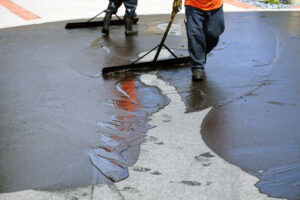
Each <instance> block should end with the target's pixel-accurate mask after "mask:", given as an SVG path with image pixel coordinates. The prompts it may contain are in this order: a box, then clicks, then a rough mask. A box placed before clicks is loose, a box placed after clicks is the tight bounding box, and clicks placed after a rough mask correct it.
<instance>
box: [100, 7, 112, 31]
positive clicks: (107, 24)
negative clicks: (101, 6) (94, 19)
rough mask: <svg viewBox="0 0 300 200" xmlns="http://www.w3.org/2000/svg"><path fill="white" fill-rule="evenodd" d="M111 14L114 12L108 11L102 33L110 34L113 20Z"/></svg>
mask: <svg viewBox="0 0 300 200" xmlns="http://www.w3.org/2000/svg"><path fill="white" fill-rule="evenodd" d="M111 16H112V13H108V12H107V13H106V14H105V17H104V19H103V27H102V33H104V34H107V35H108V34H109V25H110V21H111Z"/></svg>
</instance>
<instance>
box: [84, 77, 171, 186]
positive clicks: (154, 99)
mask: <svg viewBox="0 0 300 200" xmlns="http://www.w3.org/2000/svg"><path fill="white" fill-rule="evenodd" d="M115 89H116V93H117V94H118V98H117V99H115V100H114V105H115V111H114V114H113V115H112V116H111V117H110V119H108V120H107V121H105V122H97V125H98V126H99V128H100V132H101V135H100V143H99V145H98V147H97V148H94V149H92V150H91V151H90V153H89V157H90V160H91V162H92V164H93V165H94V167H95V168H97V169H98V170H99V171H100V172H101V173H102V174H103V175H104V176H105V177H107V178H108V179H109V180H111V181H113V182H117V181H120V180H123V179H125V178H127V177H128V175H129V174H128V167H129V166H131V165H133V164H134V163H135V162H136V161H137V157H138V154H139V152H137V151H138V149H137V150H133V151H135V152H132V149H133V147H134V146H138V145H140V144H141V143H142V142H143V141H144V140H145V133H146V131H147V130H148V129H149V128H151V126H150V125H147V117H148V116H150V115H151V114H152V113H154V112H157V111H158V110H160V109H161V108H163V107H164V106H165V105H167V104H168V103H169V100H168V99H167V97H166V96H165V95H162V94H161V93H160V91H159V90H158V89H157V88H155V87H149V86H145V85H144V84H142V83H141V82H140V80H139V78H138V77H136V76H131V77H126V78H124V79H123V80H121V81H120V82H118V83H117V84H116V85H115Z"/></svg>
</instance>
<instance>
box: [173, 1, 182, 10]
mask: <svg viewBox="0 0 300 200" xmlns="http://www.w3.org/2000/svg"><path fill="white" fill-rule="evenodd" d="M181 8H182V0H174V2H173V10H174V11H175V12H179V11H180V10H181Z"/></svg>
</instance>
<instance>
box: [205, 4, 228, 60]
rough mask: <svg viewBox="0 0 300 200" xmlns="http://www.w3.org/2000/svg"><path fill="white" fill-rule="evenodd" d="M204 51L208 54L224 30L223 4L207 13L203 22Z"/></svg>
mask: <svg viewBox="0 0 300 200" xmlns="http://www.w3.org/2000/svg"><path fill="white" fill-rule="evenodd" d="M205 27H206V29H205V35H206V53H207V54H208V53H209V52H210V51H211V50H212V49H213V48H214V47H215V46H217V44H218V42H219V36H220V35H221V34H222V33H223V32H224V30H225V24H224V12H223V6H222V7H221V8H219V9H217V10H212V11H209V12H208V13H207V20H206V23H205Z"/></svg>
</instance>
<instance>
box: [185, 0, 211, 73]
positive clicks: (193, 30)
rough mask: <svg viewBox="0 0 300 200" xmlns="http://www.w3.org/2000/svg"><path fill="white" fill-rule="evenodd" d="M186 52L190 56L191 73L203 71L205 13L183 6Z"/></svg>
mask: <svg viewBox="0 0 300 200" xmlns="http://www.w3.org/2000/svg"><path fill="white" fill-rule="evenodd" d="M185 14H186V32H187V38H188V50H189V54H190V56H191V65H192V71H194V70H196V69H204V65H205V62H206V60H205V57H206V38H205V32H204V22H205V11H202V10H200V9H197V8H195V7H192V6H185Z"/></svg>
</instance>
